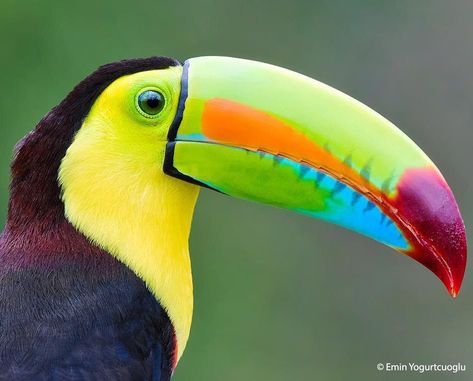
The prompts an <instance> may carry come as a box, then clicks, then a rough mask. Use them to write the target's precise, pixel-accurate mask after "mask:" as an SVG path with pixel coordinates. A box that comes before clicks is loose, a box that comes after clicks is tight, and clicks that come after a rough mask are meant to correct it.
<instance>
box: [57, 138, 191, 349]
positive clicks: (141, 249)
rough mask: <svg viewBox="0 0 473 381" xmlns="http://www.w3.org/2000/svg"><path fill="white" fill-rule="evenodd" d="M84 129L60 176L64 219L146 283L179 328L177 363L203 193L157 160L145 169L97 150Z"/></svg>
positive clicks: (187, 322)
mask: <svg viewBox="0 0 473 381" xmlns="http://www.w3.org/2000/svg"><path fill="white" fill-rule="evenodd" d="M84 131H85V132H83V131H82V130H81V131H79V133H78V134H77V136H76V137H75V140H74V143H73V144H72V145H71V147H70V148H69V149H68V151H67V154H66V156H65V157H64V159H63V160H62V164H61V167H60V170H59V181H60V184H61V187H62V190H63V193H62V200H63V202H64V206H65V215H66V218H67V219H68V220H69V221H70V222H71V223H72V225H73V226H74V227H76V228H77V229H78V230H79V231H80V232H81V233H83V234H84V235H85V236H86V237H88V238H89V239H91V240H92V241H93V242H95V243H96V244H97V245H98V246H100V247H101V248H103V249H104V250H106V251H107V252H109V253H111V254H112V255H113V256H115V257H116V258H117V259H119V260H120V261H121V262H123V263H124V264H125V265H127V266H128V267H129V268H130V269H131V270H132V271H133V272H134V273H135V274H136V275H137V276H139V277H140V278H141V279H142V280H143V281H144V282H145V283H146V285H147V286H148V288H149V289H150V291H151V292H152V293H153V294H154V295H155V297H156V298H157V299H158V301H159V302H160V304H161V305H162V306H163V308H164V309H165V310H166V311H167V313H168V315H169V318H170V320H171V322H172V324H173V326H174V329H175V332H176V339H177V356H178V358H179V357H180V356H181V354H182V352H183V350H184V348H185V345H186V343H187V339H188V336H189V331H190V326H191V320H192V310H193V289H192V274H191V264H190V258H189V249H188V240H189V234H190V228H191V222H192V216H193V211H194V206H195V202H196V199H197V195H198V187H197V186H194V185H191V184H186V183H184V182H181V181H178V180H175V179H173V178H171V177H169V176H167V175H165V174H164V173H163V172H162V169H161V167H160V165H159V164H158V163H159V158H158V160H156V158H153V159H151V158H150V160H154V161H155V162H150V163H145V164H144V165H143V163H140V164H137V163H136V162H134V161H133V160H132V159H130V158H133V157H134V155H133V154H130V156H128V155H125V157H124V156H123V152H122V153H120V154H118V156H117V155H116V153H115V152H106V150H107V147H106V146H104V147H101V148H100V149H97V150H96V149H95V148H93V147H92V146H91V144H89V141H88V136H87V132H86V130H84ZM95 152H96V153H95Z"/></svg>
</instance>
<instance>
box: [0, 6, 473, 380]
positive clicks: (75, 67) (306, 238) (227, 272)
mask: <svg viewBox="0 0 473 381" xmlns="http://www.w3.org/2000/svg"><path fill="white" fill-rule="evenodd" d="M472 17H473V2H472V1H470V0H464V1H461V0H456V1H444V0H428V1H427V0H417V1H406V0H397V1H389V0H384V1H380V0H373V1H369V0H365V1H359V0H358V1H333V0H332V1H314V0H305V1H292V2H290V1H282V0H262V1H252V2H249V1H248V2H244V1H241V0H218V1H217V0H204V1H183V0H181V1H157V0H156V1H150V0H141V1H136V2H132V1H124V0H115V1H90V0H83V1H75V2H66V1H59V0H41V1H39V0H37V1H33V0H30V1H26V0H24V1H21V2H20V1H14V0H1V1H0V46H1V57H2V59H1V61H0V68H1V70H0V83H1V85H2V88H3V89H4V91H3V95H2V97H1V100H0V201H1V202H0V205H1V207H0V219H1V221H2V223H3V221H4V218H5V214H6V205H7V200H8V183H9V168H8V166H9V162H10V160H11V154H12V147H13V145H14V144H15V142H16V141H18V140H19V139H20V138H21V137H22V136H23V135H25V134H26V133H27V132H28V131H29V130H31V129H32V128H33V127H34V126H35V124H36V123H37V121H39V119H40V118H41V117H42V116H43V115H44V114H45V113H46V112H47V111H48V110H49V109H51V107H53V106H54V105H56V104H57V103H58V102H59V101H60V100H61V99H62V98H63V97H64V96H65V95H66V94H67V92H68V91H69V90H70V89H71V88H72V87H73V86H74V85H75V84H76V83H77V82H79V81H80V80H81V79H82V78H83V77H85V76H86V75H87V74H89V73H90V72H91V71H92V70H94V69H95V68H96V67H97V66H99V65H101V64H103V63H106V62H111V61H114V60H118V59H121V58H131V57H145V56H151V55H170V56H173V57H176V58H178V59H185V58H187V57H192V56H199V55H231V56H238V57H243V58H251V59H256V60H261V61H266V62H270V63H273V64H277V65H280V66H285V67H288V68H291V69H293V70H296V71H299V72H302V73H304V74H307V75H309V76H312V77H315V78H317V79H319V80H321V81H323V82H326V83H328V84H330V85H332V86H334V87H336V88H338V89H340V90H343V91H345V92H347V93H349V94H351V95H352V96H354V97H355V98H357V99H359V100H361V101H363V102H364V103H366V104H368V105H370V106H371V107H373V108H374V109H375V110H377V111H379V112H380V113H381V114H383V115H385V116H386V117H388V118H389V119H391V120H392V121H394V122H395V123H396V124H397V125H398V126H400V127H401V128H402V129H403V130H404V131H405V132H406V133H407V134H408V135H409V136H411V137H412V138H413V139H414V140H415V141H416V142H417V143H418V144H419V145H420V146H421V147H422V148H423V149H424V150H425V151H426V152H427V153H428V154H429V155H430V156H431V157H432V158H433V159H434V161H435V162H436V163H437V164H438V166H439V167H440V168H441V170H442V171H443V172H444V174H445V175H446V177H447V180H448V181H449V183H450V185H451V186H452V188H453V190H454V192H455V194H456V196H457V198H458V201H459V203H460V206H461V208H462V211H463V216H464V218H465V220H466V224H467V229H468V233H469V234H470V236H471V233H472V231H471V223H472V220H473V201H472V198H471V194H472V192H473V177H472V164H471V162H472V159H473V155H472V146H473V125H472V120H473V75H472V68H473V23H472ZM191 253H192V261H193V269H194V280H195V314H194V316H195V318H194V324H193V330H192V334H191V339H190V341H189V345H188V349H187V351H186V353H185V355H184V357H183V358H182V360H181V363H180V365H179V367H178V369H177V371H176V376H175V380H176V381H184V380H207V381H212V380H218V381H221V380H226V381H234V380H235V381H236V380H272V381H278V380H377V379H383V380H384V379H386V380H417V379H429V380H448V379H452V380H472V379H473V359H472V358H473V329H472V323H473V303H472V300H473V279H472V277H471V275H470V273H469V271H468V272H467V274H466V279H465V283H464V287H463V290H462V293H461V294H460V297H459V298H458V299H457V300H452V299H451V298H450V297H449V296H448V294H447V293H446V291H445V290H444V289H443V286H442V285H441V284H440V282H439V281H438V280H437V279H436V278H435V277H434V276H433V275H432V274H431V273H430V272H428V271H427V270H426V269H424V268H423V267H421V266H420V265H418V264H417V263H415V262H414V261H412V260H410V259H408V258H405V257H403V256H402V255H399V254H397V253H394V252H393V251H391V250H390V249H388V248H386V247H383V246H380V245H379V244H377V243H374V242H371V241H370V240H368V239H367V238H364V237H361V236H358V235H356V234H354V233H351V232H348V231H345V230H342V229H340V228H338V227H335V226H331V225H327V224H324V223H322V222H319V221H316V220H310V219H309V218H306V217H302V216H298V215H295V214H291V213H290V212H287V211H282V210H278V209H273V208H270V207H265V206H261V205H257V204H251V203H247V202H244V201H240V200H235V199H230V198H227V197H225V196H222V195H219V194H217V193H213V192H210V191H207V190H204V191H203V192H202V195H201V198H200V200H199V202H198V206H197V210H196V215H195V221H194V227H193V231H192V237H191ZM408 361H411V362H417V363H432V362H434V363H457V362H461V363H463V364H465V365H466V366H467V372H465V373H461V374H456V375H452V374H445V373H443V374H442V373H437V374H435V373H430V374H423V375H419V374H416V373H409V372H405V373H384V372H378V371H377V370H376V364H377V363H379V362H383V363H385V362H391V363H398V362H408Z"/></svg>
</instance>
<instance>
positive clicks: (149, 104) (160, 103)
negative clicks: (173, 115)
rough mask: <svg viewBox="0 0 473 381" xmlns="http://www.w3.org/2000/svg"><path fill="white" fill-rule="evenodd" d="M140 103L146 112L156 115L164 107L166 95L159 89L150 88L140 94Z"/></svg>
mask: <svg viewBox="0 0 473 381" xmlns="http://www.w3.org/2000/svg"><path fill="white" fill-rule="evenodd" d="M138 105H139V106H140V108H141V110H143V111H144V112H145V113H146V114H149V115H156V114H158V113H159V112H160V111H161V110H162V109H163V107H164V97H163V95H162V94H161V93H159V92H158V91H153V90H148V91H145V92H143V93H142V94H140V96H139V97H138Z"/></svg>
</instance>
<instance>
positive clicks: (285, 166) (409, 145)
mask: <svg viewBox="0 0 473 381" xmlns="http://www.w3.org/2000/svg"><path fill="white" fill-rule="evenodd" d="M168 138H169V143H168V146H167V153H166V160H165V165H164V170H165V172H166V173H168V174H170V175H172V176H175V177H178V178H181V179H184V180H187V181H191V182H194V183H197V184H201V185H204V186H207V187H209V188H212V189H215V190H218V191H220V192H223V193H226V194H228V195H232V196H235V197H241V198H244V199H248V200H253V201H258V202H263V203H266V204H271V205H275V206H279V207H283V208H287V209H291V210H294V211H296V212H299V213H304V214H307V215H310V216H313V217H317V218H321V219H324V220H326V221H329V222H332V223H336V224H339V225H341V226H344V227H346V228H348V229H351V230H355V231H357V232H359V233H361V234H363V235H366V236H368V237H370V238H373V239H375V240H377V241H380V242H382V243H384V244H387V245H389V246H391V247H393V248H395V249H396V250H398V251H401V252H403V253H405V254H408V255H409V256H411V257H413V258H414V259H415V260H417V261H419V262H421V263H422V264H424V265H425V266H426V267H428V268H429V269H431V270H432V271H433V272H434V273H435V274H436V275H437V276H438V277H439V278H440V279H441V280H442V281H443V283H444V284H445V285H446V287H447V288H448V290H449V292H450V293H451V294H452V295H456V293H457V292H458V289H459V287H460V284H461V281H462V279H463V274H464V269H465V264H466V238H465V229H464V225H463V221H462V219H461V215H460V212H459V210H458V207H457V204H456V202H455V199H454V197H453V194H452V192H451V191H450V189H449V187H448V185H447V184H446V182H445V180H444V179H443V177H442V175H441V174H440V172H439V171H438V169H437V168H436V167H435V165H434V164H433V163H432V162H431V160H430V159H429V158H428V157H427V156H426V155H425V154H424V153H423V151H422V150H421V149H420V148H419V147H417V145H416V144H415V143H414V142H413V141H412V140H410V139H409V138H408V137H407V136H406V135H405V134H404V133H402V132H401V131H400V130H399V129H398V128H396V127H395V126H394V125H393V124H392V123H391V122H389V121H388V120H387V119H385V118H383V117H382V116H380V115H379V114H377V113H376V112H375V111H373V110H371V109H370V108H368V107H367V106H365V105H363V104H362V103H360V102H358V101H356V100H354V99H353V98H351V97H349V96H348V95H345V94H343V93H341V92H339V91H337V90H335V89H333V88H331V87H329V86H327V85H324V84H322V83H320V82H318V81H316V80H313V79H311V78H308V77H306V76H303V75H301V74H297V73H294V72H291V71H289V70H286V69H282V68H279V67H276V66H272V65H267V64H263V63H259V62H254V61H248V60H241V59H234V58H225V57H202V58H194V59H190V60H188V61H186V63H185V65H184V75H183V80H182V91H181V100H180V106H179V110H178V113H177V116H176V119H175V122H174V124H173V126H172V127H171V129H170V132H169V136H168Z"/></svg>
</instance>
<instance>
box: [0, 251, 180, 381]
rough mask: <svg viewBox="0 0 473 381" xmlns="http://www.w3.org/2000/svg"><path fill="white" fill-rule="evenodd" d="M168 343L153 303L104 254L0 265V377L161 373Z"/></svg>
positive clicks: (38, 380) (154, 377)
mask: <svg viewBox="0 0 473 381" xmlns="http://www.w3.org/2000/svg"><path fill="white" fill-rule="evenodd" d="M10 254H11V253H10ZM104 261H106V262H107V263H106V266H105V264H104V263H103V262H104ZM7 262H9V261H7ZM173 347H174V333H173V329H172V326H171V324H170V322H169V319H168V317H167V315H166V314H165V312H164V311H163V309H162V308H161V306H160V305H159V303H158V302H157V301H156V299H155V298H154V297H153V296H152V295H151V294H150V292H149V291H148V290H147V288H146V287H145V285H144V284H143V282H142V281H141V280H140V279H138V278H137V277H136V276H135V275H134V274H133V273H132V272H131V271H130V270H128V269H127V268H126V267H125V266H123V265H122V264H120V263H118V262H117V261H116V260H115V259H113V258H111V257H110V258H100V257H99V258H90V260H88V261H87V263H85V261H83V260H75V261H74V260H72V261H71V260H68V261H67V262H64V263H56V264H55V265H54V266H51V265H48V266H43V265H37V264H31V265H22V266H21V267H18V266H10V265H7V266H4V267H3V269H2V270H1V272H0V380H2V381H3V380H5V381H6V380H8V381H16V380H18V381H19V380H21V381H29V380H31V381H33V380H34V381H46V380H51V381H53V380H71V381H73V380H77V381H79V380H80V381H82V380H84V381H85V380H90V381H92V380H97V381H98V380H101V381H102V380H109V381H114V380H117V381H118V380H120V381H127V380H136V381H138V380H150V381H164V380H169V378H170V375H171V367H172V365H171V364H172V352H173Z"/></svg>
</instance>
